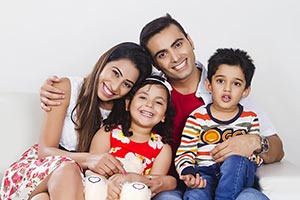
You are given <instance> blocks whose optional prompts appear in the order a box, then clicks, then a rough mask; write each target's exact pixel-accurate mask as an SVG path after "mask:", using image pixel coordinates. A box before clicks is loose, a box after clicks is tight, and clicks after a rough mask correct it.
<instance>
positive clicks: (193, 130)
mask: <svg viewBox="0 0 300 200" xmlns="http://www.w3.org/2000/svg"><path fill="white" fill-rule="evenodd" d="M199 134H200V124H199V123H198V122H197V120H196V118H195V117H194V115H190V116H189V117H188V119H187V121H186V123H185V126H184V129H183V132H182V137H181V143H180V146H179V148H178V149H177V152H176V157H175V161H174V162H175V166H176V170H177V172H178V174H180V175H182V171H183V170H184V169H185V168H187V167H193V168H194V165H195V158H196V156H197V151H198V147H197V144H198V141H199ZM189 171H190V170H189Z"/></svg>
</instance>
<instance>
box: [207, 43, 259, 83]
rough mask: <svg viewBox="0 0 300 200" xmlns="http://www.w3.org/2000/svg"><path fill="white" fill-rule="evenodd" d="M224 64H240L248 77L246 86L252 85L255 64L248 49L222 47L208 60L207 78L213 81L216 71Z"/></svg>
mask: <svg viewBox="0 0 300 200" xmlns="http://www.w3.org/2000/svg"><path fill="white" fill-rule="evenodd" d="M222 64H227V65H231V66H232V65H236V66H240V67H241V69H242V71H243V73H244V75H245V79H246V86H245V88H248V87H249V86H250V85H251V81H252V77H253V75H254V71H255V66H254V64H253V60H252V58H251V57H250V56H249V55H248V53H247V52H246V51H243V50H240V49H232V48H220V49H217V50H216V52H215V53H214V54H213V55H212V56H211V57H210V58H209V60H208V72H207V79H208V80H209V81H210V82H211V79H212V76H213V75H214V74H215V73H216V71H217V70H218V68H219V66H220V65H222Z"/></svg>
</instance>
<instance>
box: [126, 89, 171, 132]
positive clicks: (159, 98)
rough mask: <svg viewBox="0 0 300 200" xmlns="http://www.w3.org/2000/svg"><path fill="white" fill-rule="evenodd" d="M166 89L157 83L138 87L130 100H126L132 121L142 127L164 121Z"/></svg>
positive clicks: (150, 126) (166, 100)
mask: <svg viewBox="0 0 300 200" xmlns="http://www.w3.org/2000/svg"><path fill="white" fill-rule="evenodd" d="M167 98H168V96H167V91H166V89H165V88H164V86H162V85H159V84H147V85H145V86H144V87H142V88H140V89H139V90H138V91H137V92H136V93H135V95H134V97H133V99H132V100H131V103H130V107H129V108H128V104H129V101H126V103H127V108H128V109H129V112H130V115H131V119H132V123H135V124H137V125H138V126H141V127H144V128H151V129H152V128H153V127H154V126H155V125H156V124H158V123H159V122H164V120H165V113H166V110H167V103H168V99H167Z"/></svg>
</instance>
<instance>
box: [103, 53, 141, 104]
mask: <svg viewBox="0 0 300 200" xmlns="http://www.w3.org/2000/svg"><path fill="white" fill-rule="evenodd" d="M138 76H139V71H138V69H137V68H136V67H135V65H134V63H133V62H131V61H130V60H129V59H120V60H116V61H111V62H109V63H107V64H106V65H105V66H104V68H103V71H102V72H101V74H100V76H99V82H98V84H99V85H98V97H99V98H100V99H101V100H102V101H104V102H107V101H112V100H114V99H119V98H121V97H123V96H125V95H126V94H127V93H128V92H129V91H130V90H131V88H132V87H133V85H134V84H135V82H136V81H137V79H138Z"/></svg>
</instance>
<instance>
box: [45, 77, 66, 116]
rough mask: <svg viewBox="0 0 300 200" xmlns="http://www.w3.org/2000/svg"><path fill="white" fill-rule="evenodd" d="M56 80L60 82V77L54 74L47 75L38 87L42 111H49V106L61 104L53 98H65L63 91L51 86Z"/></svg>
mask: <svg viewBox="0 0 300 200" xmlns="http://www.w3.org/2000/svg"><path fill="white" fill-rule="evenodd" d="M58 82H60V79H59V78H58V77H57V76H55V75H54V76H51V77H49V78H48V79H47V80H46V81H45V82H44V84H43V85H42V86H41V88H40V100H41V108H42V109H43V110H44V111H47V112H48V111H50V110H51V108H50V107H49V106H58V105H60V104H61V102H59V101H55V100H60V99H64V98H65V95H64V94H65V92H64V91H63V90H60V89H58V88H55V87H54V86H53V85H54V83H58Z"/></svg>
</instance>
